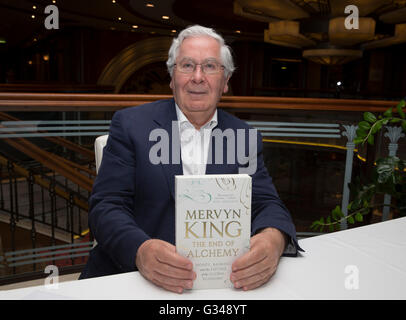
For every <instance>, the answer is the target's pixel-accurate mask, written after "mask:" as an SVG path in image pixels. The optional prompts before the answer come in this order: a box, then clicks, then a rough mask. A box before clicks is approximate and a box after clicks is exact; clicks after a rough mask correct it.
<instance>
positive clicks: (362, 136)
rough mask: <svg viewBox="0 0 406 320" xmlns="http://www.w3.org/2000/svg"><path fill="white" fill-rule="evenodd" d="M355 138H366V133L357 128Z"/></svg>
mask: <svg viewBox="0 0 406 320" xmlns="http://www.w3.org/2000/svg"><path fill="white" fill-rule="evenodd" d="M356 134H357V138H362V139H364V138H365V137H366V136H367V132H366V131H365V130H362V129H361V128H358V129H357V131H356Z"/></svg>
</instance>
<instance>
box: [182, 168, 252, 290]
mask: <svg viewBox="0 0 406 320" xmlns="http://www.w3.org/2000/svg"><path fill="white" fill-rule="evenodd" d="M175 194H176V196H175V199H176V200H175V216H176V217H175V219H176V223H175V232H176V250H177V252H178V253H179V254H180V255H182V256H184V257H186V258H188V259H190V260H191V261H192V262H193V267H194V270H195V272H196V274H197V278H196V280H195V281H194V285H193V289H211V288H227V287H232V286H233V285H232V283H231V281H230V274H231V265H232V263H233V262H234V261H235V260H236V259H237V258H238V257H240V256H241V255H243V254H244V253H245V252H247V251H248V250H249V248H250V235H251V194H252V181H251V177H250V176H249V175H247V174H232V175H230V174H224V175H190V176H189V175H188V176H175Z"/></svg>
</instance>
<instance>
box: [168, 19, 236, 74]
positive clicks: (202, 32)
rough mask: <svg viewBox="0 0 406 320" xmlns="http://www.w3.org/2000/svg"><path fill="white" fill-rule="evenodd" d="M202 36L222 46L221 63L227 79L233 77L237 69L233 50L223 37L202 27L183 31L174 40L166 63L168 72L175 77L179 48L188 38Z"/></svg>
mask: <svg viewBox="0 0 406 320" xmlns="http://www.w3.org/2000/svg"><path fill="white" fill-rule="evenodd" d="M201 36H209V37H212V38H214V39H216V40H217V41H218V42H219V44H220V56H221V60H222V61H221V63H222V64H223V65H224V75H225V77H226V78H227V77H231V75H232V74H233V72H234V70H235V67H234V62H233V56H232V55H231V49H230V47H229V46H227V45H226V44H225V41H224V39H223V37H222V36H220V35H219V34H218V33H217V32H216V31H214V30H213V29H211V28H206V27H202V26H199V25H194V26H191V27H188V28H186V29H184V30H182V31H181V32H180V33H179V35H178V37H177V38H174V39H173V41H172V45H171V47H170V48H169V52H168V60H167V61H166V66H167V68H168V72H169V74H170V75H171V77H172V76H173V68H174V66H175V60H176V58H177V56H178V53H179V48H180V46H181V44H182V42H183V40H185V39H186V38H191V37H201Z"/></svg>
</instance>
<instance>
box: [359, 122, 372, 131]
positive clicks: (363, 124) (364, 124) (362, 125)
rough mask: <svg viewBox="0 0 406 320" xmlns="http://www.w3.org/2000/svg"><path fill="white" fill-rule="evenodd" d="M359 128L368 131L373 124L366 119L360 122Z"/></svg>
mask: <svg viewBox="0 0 406 320" xmlns="http://www.w3.org/2000/svg"><path fill="white" fill-rule="evenodd" d="M358 128H360V129H361V130H364V131H368V130H369V129H371V125H370V124H369V123H368V122H366V121H361V122H360V123H358Z"/></svg>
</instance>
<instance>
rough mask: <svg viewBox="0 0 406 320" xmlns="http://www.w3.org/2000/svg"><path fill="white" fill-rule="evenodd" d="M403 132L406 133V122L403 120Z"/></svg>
mask: <svg viewBox="0 0 406 320" xmlns="http://www.w3.org/2000/svg"><path fill="white" fill-rule="evenodd" d="M402 128H403V131H404V132H406V120H402Z"/></svg>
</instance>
